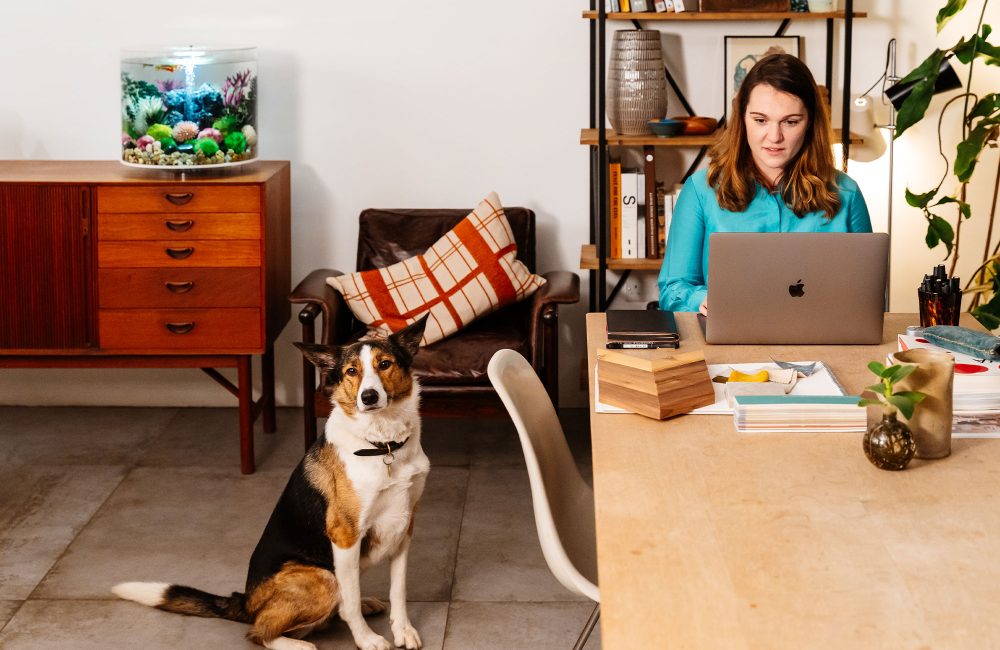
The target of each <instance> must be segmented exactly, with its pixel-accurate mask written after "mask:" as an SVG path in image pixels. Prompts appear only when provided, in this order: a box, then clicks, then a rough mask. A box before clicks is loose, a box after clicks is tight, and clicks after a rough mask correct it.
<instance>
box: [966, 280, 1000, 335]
mask: <svg viewBox="0 0 1000 650" xmlns="http://www.w3.org/2000/svg"><path fill="white" fill-rule="evenodd" d="M994 272H996V269H994ZM996 281H997V276H994V284H995V283H996ZM972 316H973V317H974V318H975V319H976V320H977V321H979V322H980V323H981V324H982V326H983V327H985V328H986V329H988V330H990V331H992V330H995V329H997V328H998V327H1000V293H996V292H994V293H993V297H992V298H990V301H989V302H987V303H984V304H982V305H980V306H979V307H976V308H975V309H973V310H972Z"/></svg>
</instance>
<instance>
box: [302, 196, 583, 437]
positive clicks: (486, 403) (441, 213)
mask: <svg viewBox="0 0 1000 650" xmlns="http://www.w3.org/2000/svg"><path fill="white" fill-rule="evenodd" d="M504 213H505V215H506V217H507V220H508V222H510V226H511V230H512V231H513V233H514V239H515V241H516V242H517V251H518V259H520V260H521V261H522V262H523V263H524V264H525V266H527V267H528V269H529V270H530V271H532V272H535V214H534V212H532V211H531V210H528V209H526V208H504ZM468 214H469V210H448V209H441V210H406V209H401V210H375V209H368V210H365V211H363V212H362V213H361V216H360V223H359V233H358V258H357V267H356V268H357V270H358V271H367V270H371V269H375V268H382V267H386V266H389V265H392V264H395V263H396V262H399V261H401V260H404V259H407V258H410V257H412V256H414V255H419V254H421V253H423V252H424V251H425V250H427V248H428V247H429V246H430V245H431V244H433V243H434V242H435V241H437V240H438V239H439V238H440V237H441V236H442V235H444V234H445V233H446V232H448V231H449V230H451V229H452V228H453V227H454V226H455V224H457V223H458V222H459V221H461V220H462V219H463V218H464V217H465V216H466V215H468ZM340 274H341V272H340V271H337V270H333V269H317V270H315V271H313V272H311V273H310V274H309V275H308V276H306V278H305V279H303V280H302V281H301V282H300V283H299V284H298V286H297V287H295V289H294V290H293V291H292V294H291V296H290V297H289V300H290V301H291V302H292V303H295V304H304V305H305V307H304V308H303V309H302V311H301V312H300V313H299V321H300V322H301V323H302V340H303V341H304V342H307V343H315V342H317V338H316V335H317V332H316V328H317V319H319V321H320V323H319V324H320V332H319V340H318V342H320V343H323V344H325V345H343V344H346V343H350V342H351V341H354V340H357V338H358V337H360V336H361V335H362V334H364V332H365V328H364V325H363V324H361V323H359V322H358V321H356V320H355V319H354V316H353V314H352V313H351V310H350V309H349V308H348V306H347V303H346V302H345V301H344V299H343V297H342V296H341V295H340V293H338V292H337V291H336V290H334V289H333V287H331V286H330V285H328V284H327V283H326V278H328V277H329V276H331V275H340ZM543 275H544V277H545V278H546V280H547V282H546V283H545V284H544V285H543V286H542V287H541V288H540V289H539V290H538V291H537V292H535V293H534V294H533V295H532V296H530V297H528V298H527V299H525V300H523V301H521V302H519V303H516V304H513V305H508V306H507V307H505V308H503V309H500V310H499V311H496V312H494V313H492V314H489V315H488V316H485V317H483V318H481V319H479V320H477V321H475V322H473V323H471V324H470V325H468V326H467V327H464V328H462V329H461V330H459V331H458V332H457V333H455V334H453V335H451V336H449V337H448V338H445V339H443V340H441V341H438V342H436V343H434V344H432V345H429V346H426V347H424V348H422V349H421V351H420V353H419V354H418V355H417V356H416V358H415V360H414V371H415V373H416V375H417V377H418V378H419V380H420V384H421V412H422V413H423V415H424V416H425V417H470V416H474V417H480V416H482V417H492V416H503V415H505V414H506V411H505V410H504V407H503V404H502V403H501V402H500V399H499V398H498V397H497V394H496V392H495V391H494V390H493V387H492V385H491V384H490V381H489V378H488V377H487V375H486V368H487V365H488V364H489V361H490V358H491V357H492V356H493V353H494V352H496V351H497V350H500V349H502V348H510V349H513V350H517V351H518V352H520V353H521V354H522V355H523V356H524V357H525V358H526V359H527V360H528V361H529V362H530V363H531V365H532V367H533V368H534V370H535V372H536V373H537V374H538V376H539V377H540V378H541V379H542V382H543V383H544V385H545V389H546V391H547V392H548V394H549V397H550V399H551V400H552V402H553V404H558V395H559V368H558V358H559V348H558V339H557V325H558V306H559V305H560V304H563V303H575V302H577V301H579V299H580V278H579V277H578V276H577V275H576V274H575V273H572V272H569V271H550V272H548V273H545V274H543ZM320 317H321V318H320ZM316 379H317V370H316V368H315V367H314V366H313V365H312V364H311V363H310V362H309V361H307V360H305V359H303V367H302V386H303V395H304V403H305V439H306V446H307V447H308V446H309V445H311V444H312V442H313V441H314V440H315V439H316V418H317V417H326V416H328V415H329V414H330V400H329V392H328V390H327V386H326V377H325V376H324V375H323V374H322V373H321V374H320V376H319V383H318V386H319V387H318V388H317V381H316Z"/></svg>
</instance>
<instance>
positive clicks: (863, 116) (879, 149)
mask: <svg viewBox="0 0 1000 650" xmlns="http://www.w3.org/2000/svg"><path fill="white" fill-rule="evenodd" d="M851 134H852V135H856V136H858V137H859V138H861V139H862V141H861V142H860V143H858V144H852V145H851V148H850V153H849V158H850V159H851V160H856V161H858V162H871V161H873V160H875V159H877V158H879V157H880V156H881V155H882V154H884V153H885V148H886V144H885V137H884V136H883V135H882V132H881V131H880V130H879V129H877V128H875V109H874V106H873V105H872V99H871V97H869V96H868V95H864V96H863V97H855V98H854V101H852V102H851Z"/></svg>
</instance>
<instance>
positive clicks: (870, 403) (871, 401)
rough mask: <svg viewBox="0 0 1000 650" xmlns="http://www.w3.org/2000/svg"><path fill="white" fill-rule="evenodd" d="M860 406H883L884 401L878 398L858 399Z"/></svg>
mask: <svg viewBox="0 0 1000 650" xmlns="http://www.w3.org/2000/svg"><path fill="white" fill-rule="evenodd" d="M858 406H882V402H881V401H879V400H877V399H861V400H858Z"/></svg>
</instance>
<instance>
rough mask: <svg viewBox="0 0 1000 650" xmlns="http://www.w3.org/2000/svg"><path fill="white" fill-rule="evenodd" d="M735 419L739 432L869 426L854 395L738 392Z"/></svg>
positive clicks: (840, 430) (813, 430)
mask: <svg viewBox="0 0 1000 650" xmlns="http://www.w3.org/2000/svg"><path fill="white" fill-rule="evenodd" d="M734 401H735V403H736V407H735V409H734V412H733V420H734V422H735V424H736V430H737V431H738V432H740V433H758V432H761V433H763V432H853V431H864V430H865V429H867V427H868V422H867V413H866V411H865V409H863V408H860V407H858V397H857V396H853V395H737V396H736V397H735V398H734Z"/></svg>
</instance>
